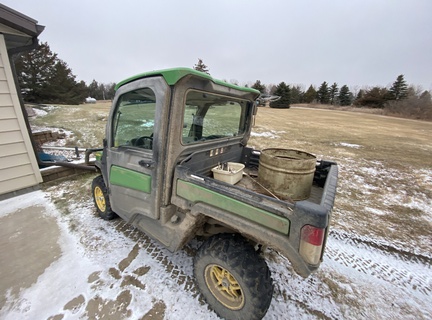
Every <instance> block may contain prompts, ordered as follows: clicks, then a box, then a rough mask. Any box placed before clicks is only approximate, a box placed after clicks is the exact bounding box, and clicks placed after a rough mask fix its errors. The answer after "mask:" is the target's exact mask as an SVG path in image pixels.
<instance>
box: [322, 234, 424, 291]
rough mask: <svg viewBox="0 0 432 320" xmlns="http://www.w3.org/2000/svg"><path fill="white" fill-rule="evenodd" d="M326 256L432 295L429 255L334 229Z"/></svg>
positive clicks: (377, 276) (381, 278)
mask: <svg viewBox="0 0 432 320" xmlns="http://www.w3.org/2000/svg"><path fill="white" fill-rule="evenodd" d="M325 256H326V257H327V258H330V259H331V260H333V261H335V262H338V263H339V264H341V265H344V266H347V267H350V268H353V269H355V270H357V271H359V272H362V273H364V274H367V275H370V276H373V277H375V278H377V279H380V280H384V281H387V282H390V283H392V284H394V285H396V286H399V287H405V288H410V289H413V290H415V291H417V292H419V293H421V294H424V295H426V296H431V295H432V277H431V274H432V270H431V265H432V258H430V257H427V256H425V255H422V254H415V253H411V252H407V251H404V250H402V249H400V248H396V247H394V246H391V245H390V244H388V243H380V242H379V241H372V240H371V239H368V238H363V237H358V236H354V235H351V234H348V233H346V232H342V231H338V230H333V231H331V232H330V236H329V239H328V242H327V248H326V252H325Z"/></svg>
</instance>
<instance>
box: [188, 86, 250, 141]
mask: <svg viewBox="0 0 432 320" xmlns="http://www.w3.org/2000/svg"><path fill="white" fill-rule="evenodd" d="M247 106H248V101H246V100H239V99H234V98H232V97H225V96H219V95H215V94H209V93H205V92H201V91H189V92H188V93H187V95H186V106H185V111H184V117H183V133H182V143H183V144H190V143H198V142H200V141H207V140H213V139H221V138H229V137H236V136H239V135H242V134H244V132H245V130H246V120H245V119H246V112H247Z"/></svg>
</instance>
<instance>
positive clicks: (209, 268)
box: [194, 234, 273, 320]
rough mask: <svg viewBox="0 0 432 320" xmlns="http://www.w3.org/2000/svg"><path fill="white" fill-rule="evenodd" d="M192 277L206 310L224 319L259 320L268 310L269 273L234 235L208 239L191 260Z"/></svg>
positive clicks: (270, 290)
mask: <svg viewBox="0 0 432 320" xmlns="http://www.w3.org/2000/svg"><path fill="white" fill-rule="evenodd" d="M194 275H195V279H196V281H197V284H198V287H199V289H200V291H201V293H202V294H203V296H204V298H205V299H206V301H207V303H208V304H209V306H210V307H211V308H212V309H213V310H214V311H215V312H216V313H217V314H218V315H219V316H221V317H223V318H225V319H245V320H252V319H262V318H263V317H264V315H265V314H266V312H267V310H268V308H269V306H270V302H271V299H272V294H273V283H272V278H271V276H270V270H269V269H268V267H267V264H266V262H265V260H264V259H263V258H262V257H261V256H260V255H259V254H258V253H257V252H256V251H255V250H254V247H253V246H252V245H251V244H250V243H249V242H247V240H246V239H244V238H243V237H242V236H240V235H238V234H219V235H215V236H213V237H211V238H209V239H208V240H207V241H206V242H205V243H204V244H203V245H202V246H201V247H200V249H199V250H198V253H197V255H196V256H195V260H194Z"/></svg>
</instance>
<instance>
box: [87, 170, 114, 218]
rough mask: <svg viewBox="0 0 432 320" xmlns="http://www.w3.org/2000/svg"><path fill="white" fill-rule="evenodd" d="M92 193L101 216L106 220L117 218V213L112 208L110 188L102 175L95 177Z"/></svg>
mask: <svg viewBox="0 0 432 320" xmlns="http://www.w3.org/2000/svg"><path fill="white" fill-rule="evenodd" d="M92 194H93V201H94V204H95V207H96V211H97V212H98V214H99V217H101V218H102V219H104V220H112V219H114V218H117V214H116V213H115V212H114V211H112V209H111V204H110V201H109V196H108V190H107V187H106V185H105V182H104V179H103V177H102V176H97V177H96V178H94V179H93V182H92Z"/></svg>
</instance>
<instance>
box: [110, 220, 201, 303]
mask: <svg viewBox="0 0 432 320" xmlns="http://www.w3.org/2000/svg"><path fill="white" fill-rule="evenodd" d="M113 223H114V227H115V228H116V229H117V231H119V232H121V233H123V234H124V235H125V236H126V237H127V238H129V239H131V240H133V241H135V242H136V243H137V244H138V245H139V247H140V249H141V250H145V251H146V253H147V254H148V255H149V256H150V257H151V258H152V259H153V260H156V261H157V262H158V263H160V264H161V265H162V266H163V267H164V268H165V271H166V272H167V273H168V274H169V276H170V277H171V279H173V280H174V281H175V282H176V283H177V284H178V285H179V286H180V287H182V288H183V289H184V290H185V291H187V292H190V293H191V294H192V296H193V297H194V298H195V297H197V296H199V298H198V299H199V301H200V303H204V302H203V298H202V296H201V294H200V292H199V290H198V287H196V285H195V281H194V278H193V276H192V275H188V274H186V272H185V271H183V270H182V269H181V268H180V267H179V266H178V265H177V264H176V263H175V262H174V261H172V260H175V259H172V258H174V257H175V254H174V253H172V252H170V251H169V250H168V249H166V248H164V247H163V246H162V245H160V244H159V243H157V241H155V240H153V239H151V238H150V237H149V236H147V235H146V234H145V233H144V232H142V231H140V230H138V229H137V228H135V227H134V226H132V225H130V224H128V223H126V222H125V221H124V220H122V219H116V220H115V221H113ZM194 251H195V250H194V249H193V248H191V247H188V246H186V247H185V248H183V250H181V251H179V252H180V254H181V255H183V256H188V257H193V256H194V255H195V254H194ZM183 261H184V259H183Z"/></svg>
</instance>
